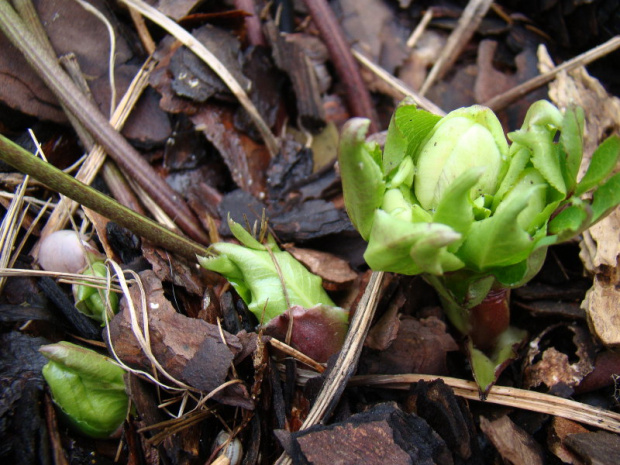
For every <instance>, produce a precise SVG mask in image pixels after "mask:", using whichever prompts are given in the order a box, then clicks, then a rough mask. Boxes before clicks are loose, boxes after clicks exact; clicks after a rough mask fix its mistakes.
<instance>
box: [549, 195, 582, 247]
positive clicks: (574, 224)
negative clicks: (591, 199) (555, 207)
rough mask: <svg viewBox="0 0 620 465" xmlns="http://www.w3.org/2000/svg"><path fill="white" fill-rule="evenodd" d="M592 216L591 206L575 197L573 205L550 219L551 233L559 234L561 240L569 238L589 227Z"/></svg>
mask: <svg viewBox="0 0 620 465" xmlns="http://www.w3.org/2000/svg"><path fill="white" fill-rule="evenodd" d="M591 218H592V209H591V208H590V206H589V205H588V204H587V203H585V202H580V201H579V199H575V200H574V202H573V204H572V205H569V206H567V207H566V208H564V209H563V210H562V211H560V212H559V213H558V214H557V215H556V216H555V217H554V218H553V219H552V220H551V221H549V227H548V231H549V234H554V235H557V236H558V241H559V242H562V241H565V240H568V239H570V238H571V237H573V236H576V235H577V234H579V233H580V232H582V231H583V230H584V229H587V227H588V225H589V224H590V220H591Z"/></svg>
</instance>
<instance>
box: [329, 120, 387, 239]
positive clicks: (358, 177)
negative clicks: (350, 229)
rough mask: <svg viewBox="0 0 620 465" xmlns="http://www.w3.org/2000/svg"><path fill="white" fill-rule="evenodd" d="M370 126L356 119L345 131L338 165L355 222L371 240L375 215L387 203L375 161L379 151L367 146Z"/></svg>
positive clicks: (382, 182)
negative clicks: (367, 133)
mask: <svg viewBox="0 0 620 465" xmlns="http://www.w3.org/2000/svg"><path fill="white" fill-rule="evenodd" d="M369 124H370V122H369V121H368V120H365V119H361V118H354V119H352V120H350V121H349V122H347V124H346V125H345V127H344V128H343V130H342V139H341V142H340V153H339V154H338V161H339V166H340V175H341V177H342V189H343V193H344V201H345V205H346V208H347V212H348V214H349V217H350V218H351V222H352V223H353V225H354V226H355V228H356V229H357V230H358V231H359V233H360V234H361V236H362V237H363V238H364V239H366V240H368V237H369V235H370V228H371V227H372V219H373V215H374V212H375V210H376V209H377V208H379V207H380V206H381V203H382V202H383V194H384V192H385V182H384V180H383V172H382V171H381V168H380V166H379V165H378V164H377V162H376V160H375V158H374V157H373V153H372V152H373V151H374V150H375V149H377V147H376V146H372V145H370V144H367V143H366V142H365V137H366V132H367V131H368V126H369Z"/></svg>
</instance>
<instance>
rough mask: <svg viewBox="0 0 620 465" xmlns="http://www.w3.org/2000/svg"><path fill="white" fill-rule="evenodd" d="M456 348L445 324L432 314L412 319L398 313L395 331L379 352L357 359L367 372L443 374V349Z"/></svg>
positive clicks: (444, 354)
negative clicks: (391, 338)
mask: <svg viewBox="0 0 620 465" xmlns="http://www.w3.org/2000/svg"><path fill="white" fill-rule="evenodd" d="M455 350H458V346H457V344H456V342H455V341H454V339H453V338H452V336H450V334H448V333H447V332H446V325H445V323H444V322H443V321H441V320H439V319H438V318H436V317H429V318H423V319H420V320H418V319H416V318H413V317H411V316H408V315H402V316H401V318H400V325H399V328H398V335H397V337H396V339H395V340H394V341H393V342H392V344H391V345H390V346H389V347H388V348H387V349H386V350H382V351H379V352H369V353H367V354H366V355H365V356H364V358H363V360H362V361H361V362H360V363H361V364H362V365H366V367H367V372H368V373H381V374H396V373H424V374H437V375H440V374H445V373H446V372H447V368H446V354H447V352H451V351H455Z"/></svg>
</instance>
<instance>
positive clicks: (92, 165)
mask: <svg viewBox="0 0 620 465" xmlns="http://www.w3.org/2000/svg"><path fill="white" fill-rule="evenodd" d="M154 66H155V62H154V61H153V60H150V59H149V60H147V61H146V62H145V63H144V65H142V68H140V70H139V71H138V73H137V74H136V75H135V76H134V78H133V80H132V82H131V84H130V85H129V87H128V89H127V92H125V95H124V96H123V97H122V99H121V101H120V102H119V104H118V106H117V107H116V110H115V111H114V114H113V115H112V118H111V120H110V123H111V124H112V125H113V126H114V128H115V129H119V130H120V129H121V128H122V127H123V125H124V124H125V122H126V121H127V118H128V117H129V114H130V111H131V109H133V107H134V106H135V104H136V103H137V101H138V98H139V97H140V95H142V91H143V90H144V89H145V88H146V86H147V85H148V79H149V76H150V73H151V71H152V70H153V67H154ZM105 159H106V156H105V151H104V149H103V147H102V146H101V145H99V144H97V145H95V146H94V147H93V148H92V149H91V150H90V152H89V153H88V155H87V156H86V159H85V160H84V163H83V164H82V166H81V167H80V169H79V171H78V172H77V174H76V175H75V179H77V180H78V181H81V182H83V183H84V184H90V183H91V182H92V181H93V179H95V176H96V175H97V173H98V172H99V170H100V169H101V167H102V165H103V164H104V162H105ZM121 203H123V202H121ZM123 204H124V205H126V206H127V204H125V203H123ZM78 206H79V204H78V203H77V202H75V201H73V200H71V199H69V198H67V197H61V199H60V201H59V202H58V204H57V206H56V208H54V210H53V211H52V214H51V215H50V217H49V219H48V221H47V223H46V224H45V228H43V231H42V232H41V239H43V238H44V237H46V236H47V235H49V234H51V233H53V232H54V231H57V230H59V229H62V228H64V227H65V225H66V224H67V221H68V220H69V217H70V216H71V215H73V213H75V211H76V210H77V208H78ZM132 209H133V208H132ZM134 210H135V209H134ZM136 211H137V212H138V213H142V212H141V211H139V210H136ZM36 252H37V249H36V248H35V249H34V250H33V254H35V256H36Z"/></svg>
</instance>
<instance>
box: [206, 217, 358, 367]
mask: <svg viewBox="0 0 620 465" xmlns="http://www.w3.org/2000/svg"><path fill="white" fill-rule="evenodd" d="M228 224H229V226H230V230H231V231H232V233H233V235H234V236H235V237H236V238H237V240H238V241H239V242H240V243H241V244H232V243H227V242H218V243H216V244H213V245H212V246H211V247H210V251H211V252H212V254H211V255H209V256H206V257H198V262H199V263H200V265H201V266H202V267H203V268H206V269H207V270H210V271H214V272H216V273H219V274H221V275H223V276H224V277H225V278H226V279H227V280H228V281H229V282H230V284H231V285H232V286H233V288H234V289H235V290H236V291H237V293H238V294H239V296H240V297H241V298H242V299H243V301H244V302H245V303H246V305H247V306H248V309H249V310H250V311H251V312H252V313H253V314H254V315H255V316H256V318H257V320H258V321H259V322H261V324H263V325H265V328H266V332H267V333H269V331H270V330H271V329H273V335H274V336H276V337H277V336H280V334H281V333H282V331H280V329H281V328H282V322H283V321H287V322H288V319H287V318H288V315H289V312H288V310H289V309H291V311H290V316H292V317H293V318H294V320H295V323H294V324H293V332H294V334H293V335H292V341H301V340H307V341H309V342H306V343H305V344H297V345H296V346H297V348H298V349H299V350H302V351H303V349H304V346H307V345H308V344H311V345H312V344H313V345H316V346H317V347H320V346H322V347H325V348H329V350H328V351H327V352H329V353H327V352H325V351H320V352H318V353H319V354H320V355H321V357H320V358H322V359H321V360H318V359H317V361H319V362H325V361H326V360H327V358H328V357H329V356H330V355H332V354H333V353H335V352H337V350H338V349H339V348H340V347H341V346H342V343H343V342H344V336H345V335H346V331H347V328H348V312H347V311H345V310H344V309H342V308H340V307H337V306H336V305H335V304H334V302H333V301H332V300H331V298H330V297H329V296H328V295H327V293H326V292H325V290H324V289H323V286H322V281H321V278H320V277H319V276H317V275H315V274H312V273H311V272H310V271H308V269H307V268H306V267H304V266H303V265H302V264H301V263H300V262H298V261H297V260H296V259H295V258H294V257H293V256H292V255H291V254H290V253H288V252H286V251H284V250H281V249H280V248H279V247H278V246H277V244H276V243H275V241H274V240H273V238H272V237H271V236H269V237H268V238H267V240H266V242H265V243H261V242H259V241H258V240H256V239H255V238H254V237H252V235H251V234H250V233H248V232H247V231H246V230H245V229H244V228H243V227H242V226H241V225H239V224H238V223H235V222H234V221H232V220H231V219H229V220H228ZM293 310H294V311H293ZM285 326H286V325H285ZM284 333H286V331H284ZM334 341H336V344H334ZM293 345H294V346H295V344H293Z"/></svg>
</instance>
